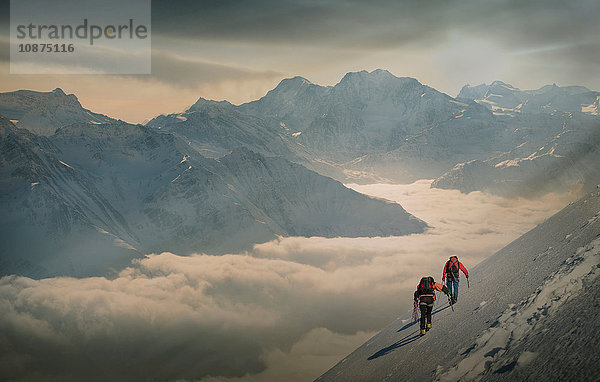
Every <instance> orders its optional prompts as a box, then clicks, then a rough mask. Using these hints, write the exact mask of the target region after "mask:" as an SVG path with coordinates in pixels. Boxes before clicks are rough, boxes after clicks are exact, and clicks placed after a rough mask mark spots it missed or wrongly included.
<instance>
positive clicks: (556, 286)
mask: <svg viewBox="0 0 600 382" xmlns="http://www.w3.org/2000/svg"><path fill="white" fill-rule="evenodd" d="M598 264H600V239H596V240H594V241H593V242H591V243H590V244H588V245H586V246H585V247H580V248H578V249H577V252H576V253H575V254H574V255H573V256H572V257H570V258H568V259H567V260H565V262H564V263H563V265H562V266H561V267H560V269H559V270H557V271H556V272H555V273H554V274H553V275H552V276H550V277H549V278H548V279H547V280H546V281H545V282H544V284H543V285H541V286H540V287H539V288H538V289H537V290H536V291H535V292H534V293H533V294H531V295H530V296H529V297H528V298H527V299H525V300H524V301H522V302H521V303H519V304H517V305H513V306H511V307H509V308H508V309H506V310H505V311H504V312H503V313H502V315H501V316H500V317H499V318H498V320H497V321H495V322H494V323H493V324H492V327H491V328H490V329H488V330H487V331H485V332H484V333H483V334H481V335H480V336H479V338H477V340H476V341H475V344H474V345H473V347H471V348H470V350H469V352H468V355H467V356H466V357H465V358H464V359H463V360H462V361H460V362H459V363H458V365H456V366H454V367H453V368H451V369H450V370H444V369H443V368H441V367H440V368H439V369H438V370H437V371H436V374H435V379H436V380H440V381H458V380H476V379H479V378H480V377H481V375H482V374H483V372H484V371H486V368H487V367H488V365H489V363H492V364H495V365H498V366H497V367H496V368H495V369H496V370H498V369H500V368H501V367H505V365H502V364H500V363H499V362H498V360H499V359H501V357H502V355H503V354H504V353H505V351H506V349H507V348H508V347H510V346H511V344H512V343H516V342H518V341H520V340H521V339H522V338H523V337H524V336H526V335H527V334H528V333H530V332H532V331H535V330H540V327H543V325H544V319H545V318H546V317H548V316H551V315H553V314H554V313H555V312H556V311H557V310H558V309H560V307H561V306H562V305H563V304H564V303H565V302H566V301H569V300H570V299H571V298H572V297H573V296H574V295H577V294H578V293H579V292H580V291H581V289H582V288H583V284H584V283H585V282H591V281H592V280H593V279H595V278H596V277H598V275H600V267H599V266H598ZM536 356H537V354H536V353H535V352H523V353H522V355H521V356H520V357H519V359H518V361H517V364H518V365H519V366H526V365H527V364H529V363H530V362H531V361H532V360H533V359H534V358H535V357H536Z"/></svg>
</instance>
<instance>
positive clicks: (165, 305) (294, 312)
mask: <svg viewBox="0 0 600 382" xmlns="http://www.w3.org/2000/svg"><path fill="white" fill-rule="evenodd" d="M430 183H431V181H428V180H423V181H418V182H416V183H413V184H410V185H386V184H375V185H349V186H350V187H351V188H353V189H355V190H357V191H359V192H362V193H365V194H369V195H373V196H377V197H383V198H386V199H389V200H394V201H397V202H399V203H401V204H402V205H403V207H404V208H405V209H406V210H407V211H409V212H410V213H412V214H414V215H416V216H417V217H419V218H421V219H423V220H424V221H426V222H427V223H428V224H429V225H430V227H431V228H430V229H428V230H427V231H426V232H425V233H423V234H415V235H409V236H403V237H375V238H333V239H326V238H319V237H313V238H301V237H290V238H279V239H277V240H274V241H271V242H268V243H264V244H259V245H256V246H255V247H254V249H253V250H252V251H249V252H244V253H239V254H229V255H223V256H212V255H210V254H198V255H194V256H178V255H176V254H173V253H161V254H150V255H148V256H146V257H145V258H144V259H141V260H136V261H134V262H133V263H132V264H131V265H130V266H129V267H127V268H126V269H123V270H122V271H121V272H120V273H119V274H118V276H117V277H115V278H112V279H107V278H101V277H89V278H62V277H61V278H47V279H42V280H33V279H29V278H25V277H17V276H7V277H4V278H2V279H0V365H2V366H1V367H0V379H2V380H11V379H15V380H36V379H44V380H56V381H81V380H87V381H93V380H112V381H119V380H127V381H129V380H202V381H205V382H206V381H278V380H286V381H306V380H312V379H314V378H316V377H317V376H319V375H320V374H321V373H323V372H324V371H326V370H327V369H328V368H330V367H331V366H333V365H334V364H335V363H336V362H338V361H339V360H340V359H342V358H343V357H344V356H345V355H346V354H348V353H350V352H351V351H352V350H353V349H355V348H356V347H357V346H359V345H360V344H362V343H363V342H365V341H366V340H367V339H368V338H369V337H371V336H372V335H374V334H375V333H376V332H377V331H379V330H380V329H382V328H383V327H385V326H386V325H387V324H389V323H390V322H392V321H393V320H394V319H395V318H397V317H400V316H403V315H404V314H406V313H409V312H410V310H411V309H412V292H413V290H414V288H415V286H416V284H417V283H418V281H419V279H420V277H421V276H424V275H432V276H433V277H434V278H435V279H436V281H439V279H440V278H441V273H442V267H443V265H444V263H445V261H446V259H447V258H448V257H449V256H450V255H457V256H459V258H460V259H461V261H462V262H463V263H464V264H465V266H466V267H467V268H469V269H471V268H472V267H473V266H475V265H476V264H477V263H479V262H480V261H482V260H483V259H485V258H486V257H488V256H490V255H491V254H493V253H494V252H495V251H497V250H498V249H500V248H502V247H503V246H504V245H506V244H508V243H509V242H510V241H512V240H514V239H516V238H517V237H519V236H520V235H522V234H523V233H525V232H526V231H528V230H529V229H531V228H533V227H534V226H536V225H537V224H539V223H540V222H542V221H543V220H544V219H545V218H547V217H549V216H551V215H552V214H554V213H555V212H556V211H558V210H559V209H560V208H562V207H564V206H565V205H566V204H567V203H568V202H570V201H572V200H573V199H574V196H573V195H547V196H545V197H543V198H542V199H539V200H524V199H518V200H509V199H504V198H501V197H496V196H490V195H487V194H483V193H480V192H473V193H470V194H468V195H465V194H461V193H459V192H458V191H452V190H438V189H431V188H430V187H429V186H430ZM465 286H466V285H463V284H461V291H460V293H468V290H467V289H466V288H465ZM471 288H477V285H471Z"/></svg>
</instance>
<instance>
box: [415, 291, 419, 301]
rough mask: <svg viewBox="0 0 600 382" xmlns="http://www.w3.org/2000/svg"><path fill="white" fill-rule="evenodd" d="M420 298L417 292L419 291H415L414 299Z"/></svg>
mask: <svg viewBox="0 0 600 382" xmlns="http://www.w3.org/2000/svg"><path fill="white" fill-rule="evenodd" d="M418 298H419V296H418V293H417V291H415V294H414V300H415V301H417V299H418Z"/></svg>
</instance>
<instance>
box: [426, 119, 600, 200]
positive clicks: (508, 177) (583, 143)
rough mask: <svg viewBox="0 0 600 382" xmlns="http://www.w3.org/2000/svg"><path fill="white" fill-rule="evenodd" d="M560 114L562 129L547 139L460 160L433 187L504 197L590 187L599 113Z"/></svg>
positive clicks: (599, 140)
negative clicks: (502, 151) (499, 152)
mask: <svg viewBox="0 0 600 382" xmlns="http://www.w3.org/2000/svg"><path fill="white" fill-rule="evenodd" d="M563 120H564V122H563V128H562V131H561V132H560V133H558V134H557V135H556V136H553V137H551V138H549V139H547V140H546V141H545V142H543V143H541V144H539V145H536V144H533V143H532V141H528V142H523V143H522V144H520V145H519V146H517V147H515V148H514V149H512V150H510V151H508V152H506V153H502V154H499V155H496V156H493V157H491V158H489V159H486V160H479V159H475V160H471V161H468V162H466V163H459V164H457V165H456V166H455V167H454V168H453V169H452V170H450V171H448V172H446V173H445V174H444V175H442V176H441V177H439V178H437V179H436V180H435V181H434V182H433V184H432V187H436V188H444V189H458V190H460V191H462V192H465V193H468V192H471V191H476V190H480V191H488V192H491V193H494V194H499V195H503V196H508V197H516V196H526V197H534V196H536V195H540V194H544V193H547V192H560V191H568V190H573V189H580V190H583V191H584V192H589V191H590V190H592V189H594V187H595V186H596V185H597V184H598V183H600V167H599V166H598V163H599V161H600V119H598V118H597V117H596V116H590V115H585V114H582V113H572V114H569V115H565V116H564V118H563Z"/></svg>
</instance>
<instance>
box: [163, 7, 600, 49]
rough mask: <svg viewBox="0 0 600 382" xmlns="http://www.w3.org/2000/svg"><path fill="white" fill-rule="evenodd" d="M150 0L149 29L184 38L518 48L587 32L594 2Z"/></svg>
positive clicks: (592, 26)
mask: <svg viewBox="0 0 600 382" xmlns="http://www.w3.org/2000/svg"><path fill="white" fill-rule="evenodd" d="M177 4H178V6H173V3H172V2H165V1H153V31H154V33H157V34H159V35H171V36H177V37H179V38H187V39H200V40H203V39H222V40H235V41H240V40H244V41H253V42H257V43H295V44H308V45H312V44H318V45H320V44H325V45H328V44H335V45H336V46H338V45H339V44H341V45H349V46H353V45H354V46H363V47H365V48H368V47H369V46H372V45H375V46H378V45H381V44H388V45H392V46H395V45H398V44H399V43H405V42H411V41H417V42H418V41H421V40H423V39H427V40H442V41H443V40H445V39H446V38H447V33H448V32H449V31H452V30H463V31H465V32H471V33H477V34H478V35H481V36H485V37H486V38H492V39H494V40H499V41H504V42H506V43H508V42H512V43H517V44H519V45H527V44H544V43H551V42H555V41H565V40H568V41H571V40H572V39H577V38H581V37H584V36H585V37H588V38H590V37H593V36H594V34H593V32H597V28H596V24H597V19H598V16H599V15H600V3H598V2H597V1H594V0H575V1H569V2H564V1H557V0H550V1H546V0H534V1H525V2H524V1H518V0H495V1H485V2H482V1H476V0H461V1H441V0H439V1H438V0H434V1H426V2H423V1H402V2H390V1H383V0H381V1H370V2H363V1H341V0H339V1H319V0H313V1H303V2H299V1H291V0H279V1H278V0H261V1H191V0H190V1H179V2H177Z"/></svg>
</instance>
